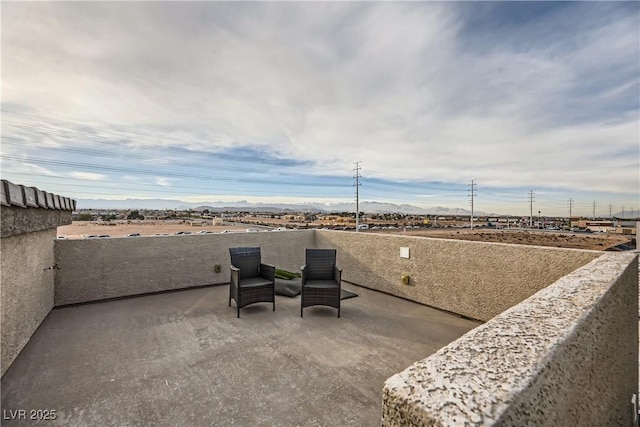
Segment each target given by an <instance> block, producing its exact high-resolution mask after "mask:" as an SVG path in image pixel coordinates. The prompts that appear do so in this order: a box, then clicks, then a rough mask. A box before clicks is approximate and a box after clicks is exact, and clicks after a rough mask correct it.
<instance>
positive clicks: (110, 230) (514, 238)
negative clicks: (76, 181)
mask: <svg viewBox="0 0 640 427" xmlns="http://www.w3.org/2000/svg"><path fill="white" fill-rule="evenodd" d="M255 227H256V226H252V225H239V226H233V225H222V226H213V225H206V226H203V225H201V224H200V223H198V224H194V225H190V224H189V223H188V222H187V223H182V222H179V221H166V222H164V221H131V222H129V223H127V222H126V221H123V222H109V223H105V222H88V221H74V222H73V224H71V225H65V226H62V227H58V236H63V237H65V238H67V239H82V238H85V237H86V236H89V235H101V234H102V235H104V234H106V235H109V236H111V237H123V236H125V235H127V234H129V233H140V234H141V235H143V236H152V235H154V234H156V233H168V234H175V233H176V232H178V231H190V232H192V233H193V234H196V233H198V232H199V231H200V230H208V231H212V232H214V233H220V232H223V231H225V230H228V231H234V232H245V231H246V230H247V228H255ZM367 233H399V234H403V235H407V236H423V237H438V238H444V239H457V240H474V241H481V242H499V243H515V244H521V245H535V246H553V247H559V248H575V249H593V250H605V249H607V248H610V247H612V246H615V245H618V244H621V243H629V242H630V240H631V237H634V236H631V237H630V236H622V235H615V234H601V233H594V234H587V233H568V232H550V231H519V230H486V229H485V230H482V229H479V230H473V231H472V230H470V229H462V230H460V229H458V230H456V229H407V230H406V231H404V230H402V229H395V230H371V231H367Z"/></svg>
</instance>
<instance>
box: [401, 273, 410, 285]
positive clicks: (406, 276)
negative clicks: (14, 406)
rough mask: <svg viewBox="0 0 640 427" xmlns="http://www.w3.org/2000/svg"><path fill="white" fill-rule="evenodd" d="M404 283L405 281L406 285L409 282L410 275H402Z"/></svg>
mask: <svg viewBox="0 0 640 427" xmlns="http://www.w3.org/2000/svg"><path fill="white" fill-rule="evenodd" d="M402 283H404V284H405V285H408V284H409V275H408V274H403V275H402Z"/></svg>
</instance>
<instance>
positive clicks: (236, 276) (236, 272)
mask: <svg viewBox="0 0 640 427" xmlns="http://www.w3.org/2000/svg"><path fill="white" fill-rule="evenodd" d="M229 270H230V271H231V279H230V280H229V282H230V283H231V284H232V285H233V286H236V287H237V286H238V284H239V283H240V269H239V268H238V267H236V266H235V265H230V266H229Z"/></svg>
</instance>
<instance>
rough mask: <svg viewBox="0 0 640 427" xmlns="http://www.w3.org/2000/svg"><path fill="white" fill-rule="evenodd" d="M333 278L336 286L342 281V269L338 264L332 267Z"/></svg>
mask: <svg viewBox="0 0 640 427" xmlns="http://www.w3.org/2000/svg"><path fill="white" fill-rule="evenodd" d="M333 280H335V281H336V283H337V284H338V286H340V285H341V283H342V269H341V268H340V267H338V266H334V267H333Z"/></svg>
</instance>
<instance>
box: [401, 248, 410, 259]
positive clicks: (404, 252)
mask: <svg viewBox="0 0 640 427" xmlns="http://www.w3.org/2000/svg"><path fill="white" fill-rule="evenodd" d="M400 258H409V248H405V247H402V248H400Z"/></svg>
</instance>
